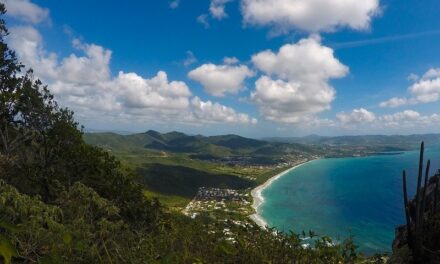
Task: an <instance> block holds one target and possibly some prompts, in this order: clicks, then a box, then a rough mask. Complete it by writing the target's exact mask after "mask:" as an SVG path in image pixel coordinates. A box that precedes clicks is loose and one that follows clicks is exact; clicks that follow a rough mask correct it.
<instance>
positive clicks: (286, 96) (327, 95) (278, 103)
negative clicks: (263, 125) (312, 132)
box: [251, 76, 335, 123]
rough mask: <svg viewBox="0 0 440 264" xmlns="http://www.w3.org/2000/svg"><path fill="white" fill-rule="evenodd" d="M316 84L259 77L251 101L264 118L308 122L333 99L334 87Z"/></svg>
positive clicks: (285, 121) (328, 107) (286, 121)
mask: <svg viewBox="0 0 440 264" xmlns="http://www.w3.org/2000/svg"><path fill="white" fill-rule="evenodd" d="M320 85H321V86H320V87H319V88H317V87H310V86H308V84H304V85H303V84H301V83H296V82H292V81H291V82H285V81H283V80H272V79H271V78H269V77H267V76H263V77H260V78H259V79H258V80H257V81H256V82H255V91H254V92H252V93H251V100H252V101H254V102H255V103H256V104H257V106H258V107H259V110H260V113H261V114H262V115H263V116H264V117H265V118H266V119H267V120H270V121H275V122H281V123H297V122H303V121H309V120H312V119H314V118H313V117H314V115H315V114H317V113H320V112H322V111H324V110H328V109H330V103H331V102H332V101H333V99H334V98H335V91H334V89H332V88H331V87H330V86H328V85H327V84H325V83H322V84H320ZM316 88H317V89H316Z"/></svg>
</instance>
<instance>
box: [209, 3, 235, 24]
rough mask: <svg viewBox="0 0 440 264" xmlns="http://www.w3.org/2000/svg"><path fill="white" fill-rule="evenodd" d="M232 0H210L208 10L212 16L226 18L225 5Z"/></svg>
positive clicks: (219, 18)
mask: <svg viewBox="0 0 440 264" xmlns="http://www.w3.org/2000/svg"><path fill="white" fill-rule="evenodd" d="M231 1H232V0H211V4H210V5H209V12H210V13H211V16H212V17H213V18H216V19H218V20H221V19H223V18H226V17H227V16H228V14H227V13H226V12H225V5H226V4H227V3H228V2H231Z"/></svg>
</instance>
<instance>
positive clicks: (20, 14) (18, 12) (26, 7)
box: [3, 0, 49, 24]
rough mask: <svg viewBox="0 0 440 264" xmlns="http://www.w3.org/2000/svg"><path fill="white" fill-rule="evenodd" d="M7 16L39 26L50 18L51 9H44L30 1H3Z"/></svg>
mask: <svg viewBox="0 0 440 264" xmlns="http://www.w3.org/2000/svg"><path fill="white" fill-rule="evenodd" d="M3 3H4V4H5V6H6V10H7V11H8V12H7V15H8V16H13V17H16V18H18V19H20V20H23V21H26V22H30V23H34V24H38V23H40V22H43V21H45V20H47V19H48V18H49V9H47V8H42V7H40V6H38V5H36V4H34V3H32V2H31V1H29V0H3Z"/></svg>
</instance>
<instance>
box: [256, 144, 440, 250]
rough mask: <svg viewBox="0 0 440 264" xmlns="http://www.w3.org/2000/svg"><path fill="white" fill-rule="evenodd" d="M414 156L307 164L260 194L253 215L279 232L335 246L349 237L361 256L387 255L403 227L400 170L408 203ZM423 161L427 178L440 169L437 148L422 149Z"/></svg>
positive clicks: (412, 186) (415, 153)
mask: <svg viewBox="0 0 440 264" xmlns="http://www.w3.org/2000/svg"><path fill="white" fill-rule="evenodd" d="M418 155H419V153H418V151H408V152H403V153H402V154H399V155H378V156H370V157H360V158H340V159H321V160H315V161H312V162H310V163H307V164H304V165H303V166H301V167H299V168H297V169H295V170H293V171H290V172H289V173H287V174H286V175H284V176H283V177H281V178H279V179H278V180H276V181H275V182H273V183H272V185H270V186H269V187H268V188H266V189H265V190H263V192H262V195H263V197H264V198H265V202H264V204H262V205H261V207H260V208H259V210H258V211H259V214H260V215H261V217H262V218H263V219H264V220H265V221H266V222H267V224H268V225H269V226H271V227H275V228H277V229H279V230H282V231H289V230H293V231H295V232H297V233H300V232H301V231H303V230H305V231H306V232H307V231H308V230H313V231H314V232H316V233H317V234H319V235H329V236H331V237H333V238H334V239H337V240H342V239H344V238H347V237H348V236H349V235H350V234H352V235H354V239H355V242H356V244H357V245H359V250H360V251H362V252H364V253H366V254H372V253H378V252H389V251H391V243H392V241H393V238H394V228H395V227H396V226H397V225H400V224H403V223H404V211H403V198H402V170H403V169H406V170H407V174H408V176H407V177H408V179H407V181H408V191H409V195H410V197H412V196H413V194H414V192H415V189H416V184H417V182H416V181H417V179H416V178H417V169H418ZM428 158H429V159H431V168H432V169H431V174H433V172H434V169H435V170H437V169H440V146H435V147H431V148H427V149H426V151H425V159H426V160H427V159H428ZM426 160H425V162H426Z"/></svg>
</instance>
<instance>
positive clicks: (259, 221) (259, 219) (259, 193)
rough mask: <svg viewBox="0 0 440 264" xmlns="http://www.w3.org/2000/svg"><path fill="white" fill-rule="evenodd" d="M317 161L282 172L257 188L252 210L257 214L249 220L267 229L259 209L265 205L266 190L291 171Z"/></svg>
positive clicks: (253, 194)
mask: <svg viewBox="0 0 440 264" xmlns="http://www.w3.org/2000/svg"><path fill="white" fill-rule="evenodd" d="M312 160H315V159H311V160H306V161H303V162H301V163H299V164H297V165H295V166H293V167H291V168H288V169H287V170H285V171H282V172H280V173H278V174H277V175H274V176H273V177H271V178H269V179H268V180H267V181H266V182H264V183H263V184H261V185H259V186H257V187H256V188H254V189H252V191H251V196H252V200H253V201H252V208H254V210H255V213H254V214H252V215H250V216H249V218H250V219H251V220H252V221H254V222H255V223H256V224H257V225H258V226H260V227H261V228H263V229H265V228H266V226H267V223H266V221H264V219H263V218H262V217H261V216H260V214H259V212H258V209H259V208H260V207H261V205H262V204H263V203H264V197H263V195H262V192H263V190H264V189H266V188H267V187H269V186H270V185H272V183H273V182H274V181H276V180H278V179H279V178H281V177H282V176H284V175H285V174H287V173H289V172H290V171H293V170H294V169H297V168H298V167H301V166H302V165H304V164H306V163H309V162H310V161H312Z"/></svg>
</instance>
